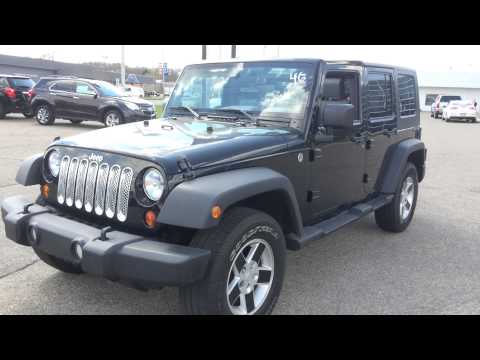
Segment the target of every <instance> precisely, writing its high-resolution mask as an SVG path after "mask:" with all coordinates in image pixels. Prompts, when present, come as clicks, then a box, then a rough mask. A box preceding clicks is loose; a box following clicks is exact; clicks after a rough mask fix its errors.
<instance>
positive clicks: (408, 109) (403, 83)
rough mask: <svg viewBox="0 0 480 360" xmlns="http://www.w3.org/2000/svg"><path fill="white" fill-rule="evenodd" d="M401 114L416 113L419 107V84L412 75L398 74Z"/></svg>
mask: <svg viewBox="0 0 480 360" xmlns="http://www.w3.org/2000/svg"><path fill="white" fill-rule="evenodd" d="M398 97H399V103H400V116H411V115H415V113H416V109H417V86H416V83H415V77H413V76H412V75H404V74H399V75H398Z"/></svg>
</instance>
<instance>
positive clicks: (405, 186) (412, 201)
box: [375, 162, 418, 232]
mask: <svg viewBox="0 0 480 360" xmlns="http://www.w3.org/2000/svg"><path fill="white" fill-rule="evenodd" d="M417 197H418V174H417V168H416V167H415V165H413V164H412V163H410V162H409V163H407V165H406V166H405V169H404V171H403V173H402V177H401V181H400V183H399V184H398V187H397V190H396V192H395V195H394V198H393V200H392V202H391V203H390V204H388V205H385V206H384V207H382V208H380V209H378V210H377V211H375V221H376V222H377V225H378V226H379V227H380V228H381V229H383V230H385V231H390V232H402V231H404V230H405V229H406V228H407V227H408V225H409V224H410V222H411V221H412V218H413V214H414V212H415V207H416V205H417Z"/></svg>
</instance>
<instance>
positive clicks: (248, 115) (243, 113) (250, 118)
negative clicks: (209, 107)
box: [215, 108, 258, 126]
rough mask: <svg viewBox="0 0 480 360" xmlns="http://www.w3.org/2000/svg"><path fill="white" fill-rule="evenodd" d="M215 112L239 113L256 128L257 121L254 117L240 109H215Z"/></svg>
mask: <svg viewBox="0 0 480 360" xmlns="http://www.w3.org/2000/svg"><path fill="white" fill-rule="evenodd" d="M215 111H225V112H234V113H240V114H242V115H243V116H245V117H246V118H248V119H249V120H250V121H251V122H253V123H255V125H257V126H258V119H257V118H255V117H254V116H252V115H250V114H249V113H248V112H246V111H245V110H242V109H232V108H218V109H215Z"/></svg>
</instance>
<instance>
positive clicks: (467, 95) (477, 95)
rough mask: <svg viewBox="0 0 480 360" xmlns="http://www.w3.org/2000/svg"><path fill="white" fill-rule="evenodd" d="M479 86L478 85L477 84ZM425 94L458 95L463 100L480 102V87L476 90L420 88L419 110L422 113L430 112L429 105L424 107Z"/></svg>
mask: <svg viewBox="0 0 480 360" xmlns="http://www.w3.org/2000/svg"><path fill="white" fill-rule="evenodd" d="M479 85H480V84H479ZM427 94H444V95H459V96H461V97H462V99H464V100H472V101H473V100H477V102H480V87H479V88H477V89H466V88H446V87H422V86H421V87H420V88H419V96H420V109H421V110H422V111H430V105H425V97H426V95H427Z"/></svg>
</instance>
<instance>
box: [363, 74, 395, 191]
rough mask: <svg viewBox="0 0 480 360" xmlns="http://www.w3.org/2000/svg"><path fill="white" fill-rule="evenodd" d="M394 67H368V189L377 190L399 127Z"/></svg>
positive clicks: (366, 103) (366, 161) (366, 168)
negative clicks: (384, 163)
mask: <svg viewBox="0 0 480 360" xmlns="http://www.w3.org/2000/svg"><path fill="white" fill-rule="evenodd" d="M394 75H395V74H394V70H393V69H388V68H375V67H367V68H366V78H367V86H366V89H365V93H364V95H365V96H364V97H363V101H364V105H365V107H366V110H367V118H368V121H367V124H366V125H367V126H366V132H367V141H366V145H365V148H366V151H365V174H366V175H365V176H366V178H365V191H366V192H367V193H372V192H374V191H375V184H376V182H377V179H378V176H379V173H380V169H381V167H382V165H383V161H384V158H385V154H386V152H387V150H388V148H389V146H390V145H391V144H392V143H393V135H394V133H395V131H396V128H397V105H396V101H395V99H396V93H395V86H394Z"/></svg>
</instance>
